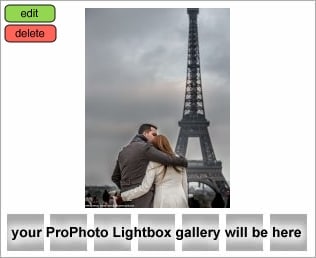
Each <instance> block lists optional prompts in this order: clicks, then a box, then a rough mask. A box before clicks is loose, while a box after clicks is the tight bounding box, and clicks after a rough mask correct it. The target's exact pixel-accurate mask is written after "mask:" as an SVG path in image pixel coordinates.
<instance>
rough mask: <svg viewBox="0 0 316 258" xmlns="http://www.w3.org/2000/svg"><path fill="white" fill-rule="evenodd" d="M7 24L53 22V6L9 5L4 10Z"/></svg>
mask: <svg viewBox="0 0 316 258" xmlns="http://www.w3.org/2000/svg"><path fill="white" fill-rule="evenodd" d="M4 13H5V15H4V18H5V20H6V21H7V22H53V21H54V20H55V6H53V5H13V4H12V5H7V6H6V7H5V10H4Z"/></svg>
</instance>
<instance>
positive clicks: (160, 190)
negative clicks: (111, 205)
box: [112, 124, 188, 208]
mask: <svg viewBox="0 0 316 258" xmlns="http://www.w3.org/2000/svg"><path fill="white" fill-rule="evenodd" d="M187 165H188V162H187V160H186V159H185V158H184V157H179V156H177V155H176V154H175V153H174V152H173V150H172V148H171V146H170V143H169V141H168V139H167V137H165V136H164V135H158V134H157V126H155V125H152V124H143V125H141V126H140V128H139V130H138V134H137V135H136V136H135V137H134V139H133V140H132V141H131V142H130V143H129V144H128V145H127V146H125V147H123V149H122V150H121V151H120V153H119V155H118V159H117V162H116V166H115V169H114V172H113V175H112V181H113V182H114V183H115V184H116V185H117V186H118V187H119V188H120V189H121V196H120V197H118V198H117V201H118V202H119V203H120V202H122V201H123V203H124V204H126V206H127V207H134V208H187V207H188V189H187V188H188V187H187V174H186V169H185V167H187Z"/></svg>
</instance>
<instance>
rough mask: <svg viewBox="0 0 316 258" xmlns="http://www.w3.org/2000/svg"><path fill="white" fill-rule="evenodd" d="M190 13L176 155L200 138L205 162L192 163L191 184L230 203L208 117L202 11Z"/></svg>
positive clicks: (189, 10) (196, 9)
mask: <svg viewBox="0 0 316 258" xmlns="http://www.w3.org/2000/svg"><path fill="white" fill-rule="evenodd" d="M187 13H188V15H189V41H188V63H187V78H186V88H185V98H184V107H183V117H182V119H181V121H179V126H180V132H179V136H178V140H177V145H176V149H175V152H176V153H177V154H180V155H182V156H185V155H186V151H187V145H188V139H189V137H198V138H199V139H200V146H201V152H202V158H203V160H189V161H188V163H189V164H188V169H187V174H188V181H189V182H199V183H204V184H206V185H208V186H210V187H211V188H212V189H213V190H214V191H215V192H218V193H220V194H221V196H222V197H223V199H224V200H225V202H227V198H228V196H229V185H228V184H227V182H226V180H225V178H224V176H223V174H222V162H221V161H219V160H217V159H216V156H215V152H214V149H213V146H212V142H211V138H210V135H209V132H208V128H207V127H208V126H209V125H210V122H209V121H208V120H206V118H205V111H204V104H203V94H202V81H201V68H200V54H199V39H198V24H197V15H198V13H199V9H198V8H188V9H187Z"/></svg>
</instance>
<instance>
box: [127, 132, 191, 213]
mask: <svg viewBox="0 0 316 258" xmlns="http://www.w3.org/2000/svg"><path fill="white" fill-rule="evenodd" d="M152 144H153V145H154V146H155V147H156V148H157V149H159V150H161V151H163V152H165V153H167V154H169V155H175V153H174V152H173V150H172V148H171V146H170V143H169V141H168V139H167V137H166V136H164V135H157V136H156V137H155V139H154V140H153V141H152ZM153 184H155V195H154V204H153V207H154V208H188V182H187V173H186V170H185V168H184V167H172V166H164V165H162V164H160V163H156V162H153V161H150V162H149V164H148V167H147V171H146V174H145V177H144V179H143V181H142V184H141V185H140V186H138V187H136V188H133V189H131V190H129V191H126V192H123V193H121V198H122V200H123V201H131V200H133V199H135V198H138V197H140V196H142V195H143V194H145V193H147V192H148V191H149V190H150V188H151V187H152V185H153Z"/></svg>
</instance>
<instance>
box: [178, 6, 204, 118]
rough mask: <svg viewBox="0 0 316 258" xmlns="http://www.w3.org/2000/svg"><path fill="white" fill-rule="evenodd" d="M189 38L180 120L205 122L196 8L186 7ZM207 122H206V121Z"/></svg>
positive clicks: (197, 10)
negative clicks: (181, 116)
mask: <svg viewBox="0 0 316 258" xmlns="http://www.w3.org/2000/svg"><path fill="white" fill-rule="evenodd" d="M187 13H188V15H189V40H188V60H187V78H186V89H185V99H184V108H183V118H182V121H183V122H185V121H196V120H198V121H199V122H202V121H204V122H207V121H206V119H205V111H204V104H203V93H202V79H201V67H200V52H199V37H198V24H197V15H198V13H199V9H198V8H188V10H187ZM207 123H208V122H207Z"/></svg>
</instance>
